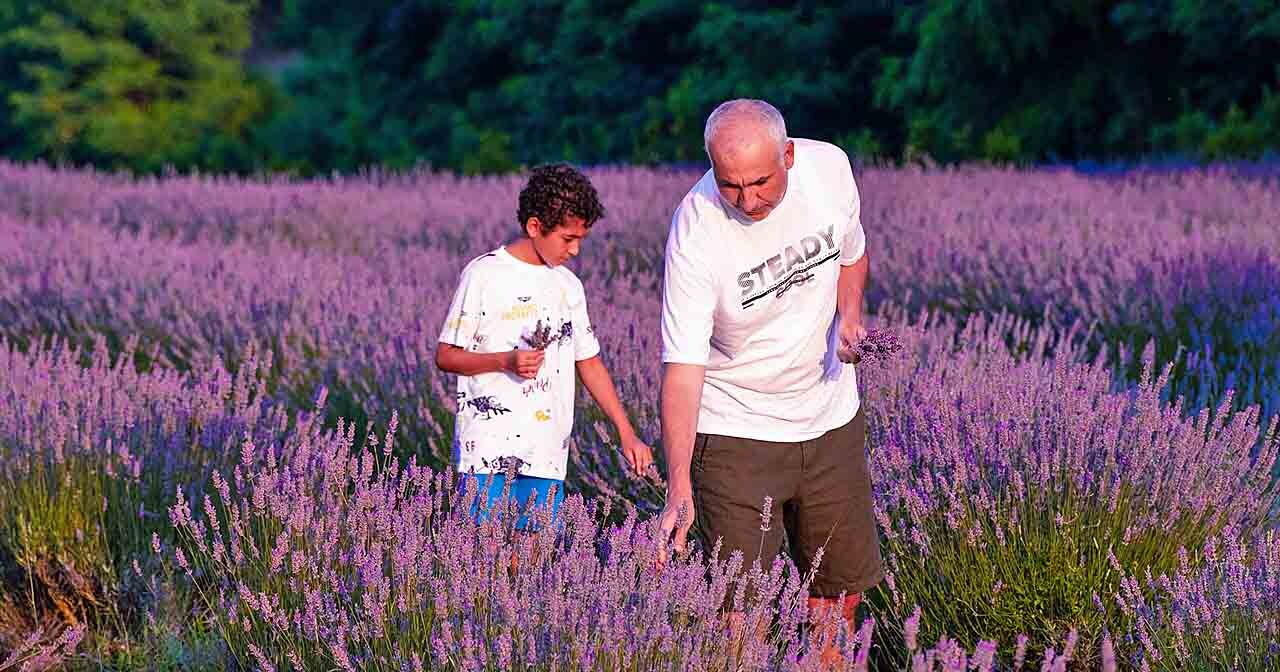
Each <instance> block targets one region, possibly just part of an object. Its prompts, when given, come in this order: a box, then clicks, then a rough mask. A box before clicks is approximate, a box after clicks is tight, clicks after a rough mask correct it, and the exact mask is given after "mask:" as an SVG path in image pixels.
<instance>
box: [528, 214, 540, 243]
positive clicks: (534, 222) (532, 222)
mask: <svg viewBox="0 0 1280 672" xmlns="http://www.w3.org/2000/svg"><path fill="white" fill-rule="evenodd" d="M524 232H525V234H526V235H528V236H529V237H530V238H537V237H538V236H539V235H541V233H542V220H541V219H538V218H537V217H530V218H529V219H526V220H524Z"/></svg>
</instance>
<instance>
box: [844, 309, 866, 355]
mask: <svg viewBox="0 0 1280 672" xmlns="http://www.w3.org/2000/svg"><path fill="white" fill-rule="evenodd" d="M866 337H867V328H866V327H864V326H862V322H861V321H857V320H852V319H844V318H841V320H840V350H839V352H837V353H836V354H837V355H838V356H839V357H840V361H842V362H844V363H846V364H857V363H858V362H860V361H862V356H861V355H859V354H858V344H859V343H861V342H862V339H864V338H866Z"/></svg>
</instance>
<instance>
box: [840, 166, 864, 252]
mask: <svg viewBox="0 0 1280 672" xmlns="http://www.w3.org/2000/svg"><path fill="white" fill-rule="evenodd" d="M849 184H850V188H851V191H852V195H854V197H852V202H851V204H850V206H849V223H847V227H849V228H846V229H845V238H844V241H842V242H841V243H840V264H841V265H842V266H849V265H851V264H855V262H856V261H858V260H859V259H863V255H864V253H865V252H867V233H865V232H864V230H863V206H861V201H860V200H859V197H858V184H856V183H855V182H854V180H852V177H850V182H849Z"/></svg>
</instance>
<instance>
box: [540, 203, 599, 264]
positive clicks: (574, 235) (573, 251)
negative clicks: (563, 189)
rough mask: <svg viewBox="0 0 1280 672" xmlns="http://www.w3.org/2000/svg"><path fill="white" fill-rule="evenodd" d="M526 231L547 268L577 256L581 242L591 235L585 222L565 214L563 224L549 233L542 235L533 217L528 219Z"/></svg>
mask: <svg viewBox="0 0 1280 672" xmlns="http://www.w3.org/2000/svg"><path fill="white" fill-rule="evenodd" d="M526 229H527V230H528V232H529V238H530V239H532V240H533V247H534V249H536V250H537V251H538V255H539V256H541V257H542V260H543V261H545V262H546V263H547V265H548V266H559V265H561V264H563V263H565V262H566V261H569V260H570V259H572V258H574V257H576V256H578V252H579V251H580V250H581V247H582V240H583V239H584V238H586V237H587V234H589V233H591V229H589V228H587V223H586V221H585V220H583V219H582V218H581V217H576V216H574V215H570V214H567V213H566V214H565V216H564V223H563V224H561V225H560V226H557V227H556V228H554V229H552V230H551V233H543V232H542V227H541V225H540V224H539V222H538V220H537V218H534V217H530V218H529V222H528V224H526Z"/></svg>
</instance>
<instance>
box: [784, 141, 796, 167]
mask: <svg viewBox="0 0 1280 672" xmlns="http://www.w3.org/2000/svg"><path fill="white" fill-rule="evenodd" d="M782 162H783V164H784V165H786V167H787V170H791V166H794V165H795V164H796V143H794V142H792V141H790V140H788V141H787V144H786V147H785V149H783V150H782Z"/></svg>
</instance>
